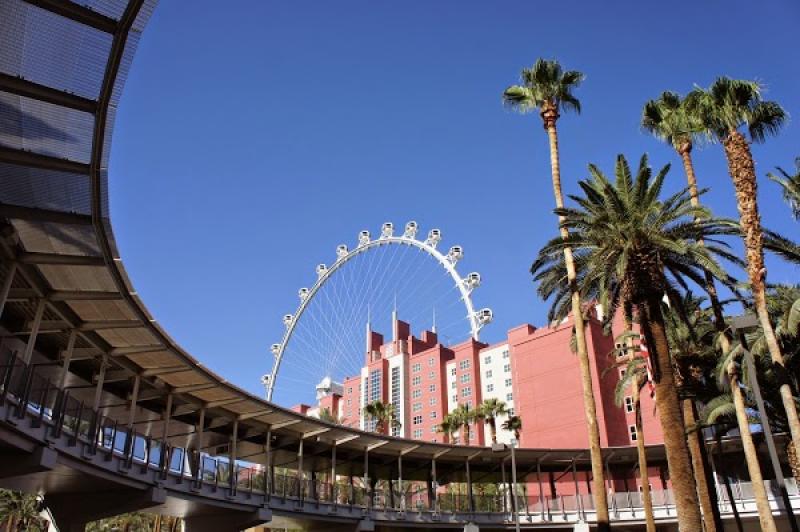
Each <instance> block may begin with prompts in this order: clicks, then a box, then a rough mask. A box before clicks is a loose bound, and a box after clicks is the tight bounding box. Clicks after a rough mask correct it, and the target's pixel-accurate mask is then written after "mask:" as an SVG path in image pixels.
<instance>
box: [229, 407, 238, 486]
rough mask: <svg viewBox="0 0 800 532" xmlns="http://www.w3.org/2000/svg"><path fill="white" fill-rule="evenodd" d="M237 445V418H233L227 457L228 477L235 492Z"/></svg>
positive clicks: (236, 483)
mask: <svg viewBox="0 0 800 532" xmlns="http://www.w3.org/2000/svg"><path fill="white" fill-rule="evenodd" d="M238 445H239V419H238V418H237V419H234V420H233V430H231V451H230V453H229V454H230V456H228V459H229V460H230V466H229V467H230V479H231V492H232V493H236V486H237V485H238V483H239V478H238V474H237V471H236V458H237V457H238V452H237V446H238Z"/></svg>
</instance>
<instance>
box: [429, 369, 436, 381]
mask: <svg viewBox="0 0 800 532" xmlns="http://www.w3.org/2000/svg"><path fill="white" fill-rule="evenodd" d="M428 378H429V379H435V378H436V372H435V371H431V372H430V373H428Z"/></svg>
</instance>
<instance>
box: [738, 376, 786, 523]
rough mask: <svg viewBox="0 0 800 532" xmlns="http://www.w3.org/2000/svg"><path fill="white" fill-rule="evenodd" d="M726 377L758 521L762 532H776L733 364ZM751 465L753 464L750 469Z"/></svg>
mask: <svg viewBox="0 0 800 532" xmlns="http://www.w3.org/2000/svg"><path fill="white" fill-rule="evenodd" d="M728 375H729V378H730V382H731V395H732V396H733V404H734V406H735V407H736V421H738V422H739V431H740V432H741V433H742V438H741V440H742V449H743V451H744V456H745V459H746V460H747V471H748V473H750V483H751V484H752V486H753V497H754V498H755V500H756V508H757V509H758V521H759V523H760V524H761V530H762V531H763V532H776V531H777V528H776V527H775V519H774V518H773V517H772V509H771V508H770V506H769V499H767V490H766V488H765V487H764V477H763V476H762V474H761V466H760V465H759V464H758V452H757V451H756V446H755V445H754V444H753V436H752V434H751V433H750V422H749V421H748V419H747V412H746V410H745V404H744V395H743V394H742V389H741V388H740V386H739V377H738V375H737V373H736V369H735V368H734V367H733V364H731V367H729V368H728ZM745 434H746V437H745ZM751 464H753V466H752V467H751Z"/></svg>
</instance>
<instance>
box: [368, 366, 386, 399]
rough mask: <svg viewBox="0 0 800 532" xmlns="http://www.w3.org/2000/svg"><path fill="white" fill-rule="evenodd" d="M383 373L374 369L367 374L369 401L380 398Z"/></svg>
mask: <svg viewBox="0 0 800 532" xmlns="http://www.w3.org/2000/svg"><path fill="white" fill-rule="evenodd" d="M382 373H383V372H382V371H381V370H379V369H374V370H372V371H370V372H369V400H370V402H372V401H377V400H379V399H380V398H381V374H382Z"/></svg>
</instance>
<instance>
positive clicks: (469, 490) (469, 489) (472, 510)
mask: <svg viewBox="0 0 800 532" xmlns="http://www.w3.org/2000/svg"><path fill="white" fill-rule="evenodd" d="M465 463H466V466H467V503H468V504H469V511H470V513H475V500H474V499H473V498H472V474H471V472H470V470H469V458H467V459H466V460H465Z"/></svg>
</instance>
